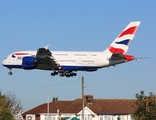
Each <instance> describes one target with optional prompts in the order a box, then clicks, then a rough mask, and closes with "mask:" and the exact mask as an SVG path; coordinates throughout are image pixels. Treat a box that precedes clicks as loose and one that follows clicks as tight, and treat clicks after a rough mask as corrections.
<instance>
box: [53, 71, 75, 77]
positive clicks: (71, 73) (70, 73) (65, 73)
mask: <svg viewBox="0 0 156 120" xmlns="http://www.w3.org/2000/svg"><path fill="white" fill-rule="evenodd" d="M55 75H58V72H53V73H51V76H55ZM76 75H77V74H76V73H73V72H64V73H60V74H59V76H60V77H64V76H66V77H73V76H76Z"/></svg>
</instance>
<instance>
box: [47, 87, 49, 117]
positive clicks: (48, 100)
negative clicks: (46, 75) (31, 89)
mask: <svg viewBox="0 0 156 120" xmlns="http://www.w3.org/2000/svg"><path fill="white" fill-rule="evenodd" d="M47 101H48V103H47V118H48V119H47V120H49V85H48V86H47Z"/></svg>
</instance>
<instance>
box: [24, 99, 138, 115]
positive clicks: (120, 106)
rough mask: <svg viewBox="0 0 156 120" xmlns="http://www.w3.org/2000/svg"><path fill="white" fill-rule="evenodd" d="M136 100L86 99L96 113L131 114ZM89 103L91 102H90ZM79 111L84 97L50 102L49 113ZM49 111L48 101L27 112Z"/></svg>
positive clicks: (39, 112) (85, 102) (86, 103)
mask: <svg viewBox="0 0 156 120" xmlns="http://www.w3.org/2000/svg"><path fill="white" fill-rule="evenodd" d="M135 101H136V100H134V99H133V100H132V99H93V100H92V101H89V102H88V101H87V100H85V101H84V106H87V107H88V108H89V109H90V110H91V111H93V112H94V113H96V114H131V113H132V112H133V111H134V108H133V107H132V105H133V104H134V102H135ZM88 103H89V104H88ZM58 109H59V113H75V114H77V113H79V112H80V111H81V110H82V99H76V100H74V101H54V102H51V103H50V104H49V113H57V110H58ZM41 113H47V103H45V104H42V105H39V106H37V107H35V108H33V109H31V110H29V111H27V112H25V113H23V114H22V115H25V114H41Z"/></svg>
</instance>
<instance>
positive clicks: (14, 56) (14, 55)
mask: <svg viewBox="0 0 156 120" xmlns="http://www.w3.org/2000/svg"><path fill="white" fill-rule="evenodd" d="M28 54H29V53H14V54H12V58H16V56H17V55H28Z"/></svg>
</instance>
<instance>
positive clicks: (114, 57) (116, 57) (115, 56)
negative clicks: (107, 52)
mask: <svg viewBox="0 0 156 120" xmlns="http://www.w3.org/2000/svg"><path fill="white" fill-rule="evenodd" d="M121 59H126V58H125V56H124V55H123V54H122V53H113V54H112V56H111V58H110V60H121Z"/></svg>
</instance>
